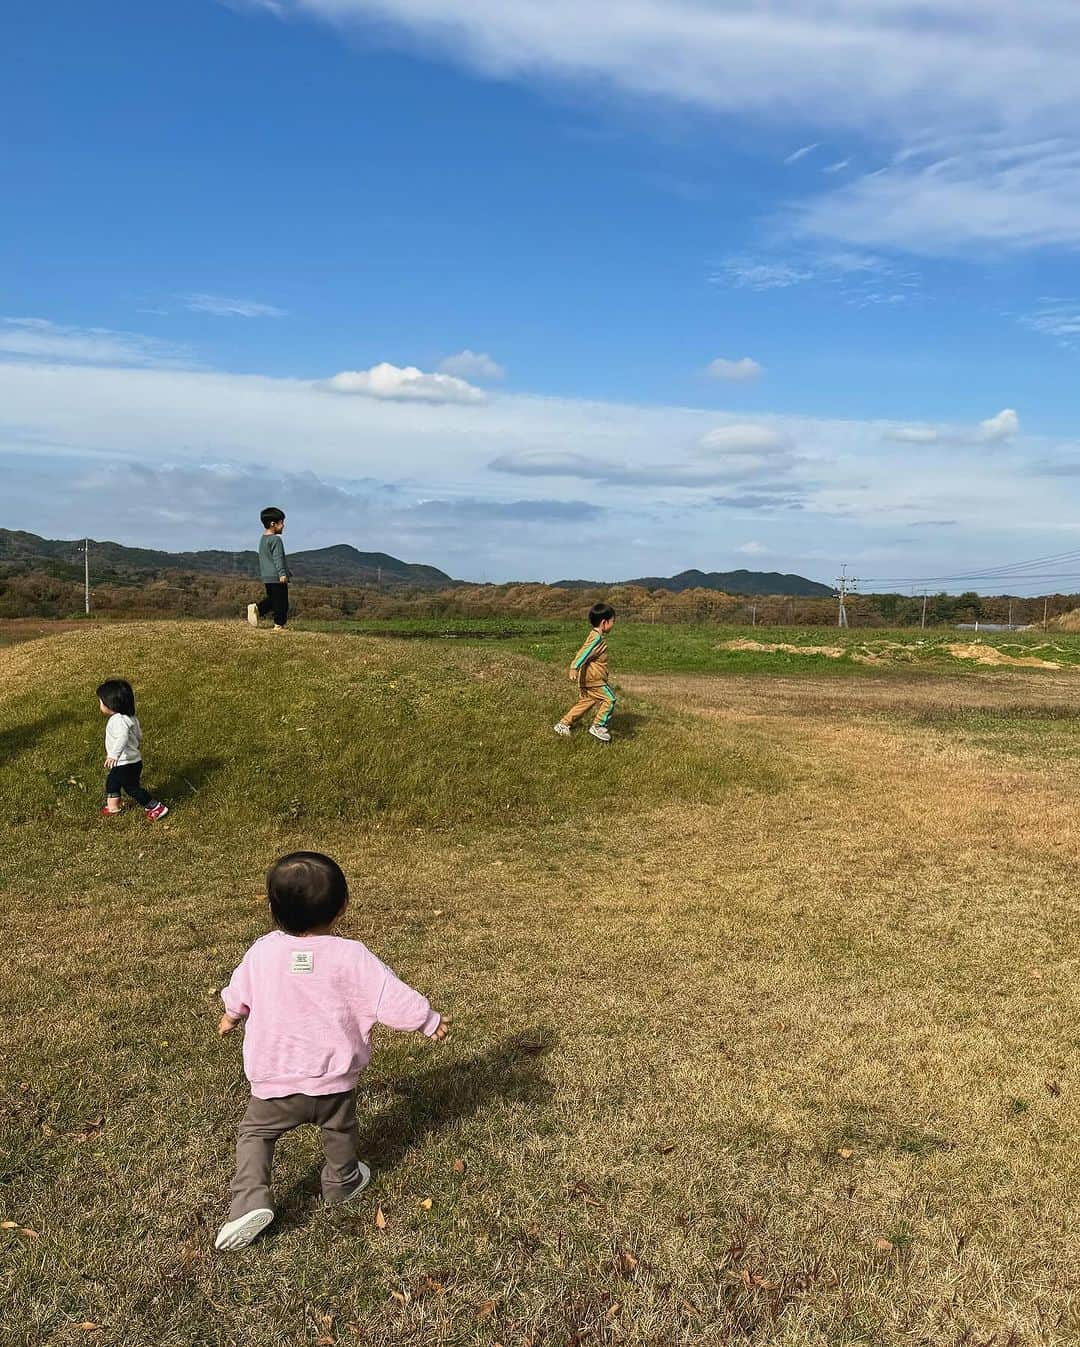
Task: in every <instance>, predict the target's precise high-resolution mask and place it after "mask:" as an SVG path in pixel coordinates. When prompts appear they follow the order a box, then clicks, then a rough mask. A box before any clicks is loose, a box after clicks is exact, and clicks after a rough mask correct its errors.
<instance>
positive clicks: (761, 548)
mask: <svg viewBox="0 0 1080 1347" xmlns="http://www.w3.org/2000/svg"><path fill="white" fill-rule="evenodd" d="M735 551H736V552H741V553H742V554H743V555H744V556H748V557H763V556H767V555H768V553H769V551H770V549H769V548H768V547H766V546H765V544H764V543H759V542H756V541H755V540H753V539H751V540H750V542H748V543H743V544H742V545H741V546H740V547H736V549H735Z"/></svg>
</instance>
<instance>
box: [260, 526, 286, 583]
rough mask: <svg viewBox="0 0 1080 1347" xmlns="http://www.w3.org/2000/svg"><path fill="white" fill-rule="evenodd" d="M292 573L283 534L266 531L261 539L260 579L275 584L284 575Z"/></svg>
mask: <svg viewBox="0 0 1080 1347" xmlns="http://www.w3.org/2000/svg"><path fill="white" fill-rule="evenodd" d="M290 574H291V572H290V570H289V567H288V563H287V562H286V560H285V544H284V543H283V542H282V541H281V534H280V533H264V534H263V536H262V537H261V538H260V539H259V579H260V580H262V582H263V584H266V585H275V584H277V583H278V581H279V580H280V579H281V577H282V576H283V575H284V576H288V575H290Z"/></svg>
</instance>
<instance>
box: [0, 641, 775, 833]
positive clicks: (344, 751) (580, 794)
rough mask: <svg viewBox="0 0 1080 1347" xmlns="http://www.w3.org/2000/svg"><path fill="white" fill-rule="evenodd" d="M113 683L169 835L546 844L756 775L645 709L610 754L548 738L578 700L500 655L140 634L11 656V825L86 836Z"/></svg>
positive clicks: (4, 779) (43, 646)
mask: <svg viewBox="0 0 1080 1347" xmlns="http://www.w3.org/2000/svg"><path fill="white" fill-rule="evenodd" d="M106 677H126V678H128V679H130V681H131V682H132V684H133V685H134V687H135V691H136V698H137V705H138V711H139V715H140V718H141V720H142V723H143V728H144V732H145V735H146V753H145V757H146V769H145V772H144V781H145V784H146V785H147V787H148V789H150V790H152V791H153V792H155V793H156V794H160V795H161V797H162V798H163V799H165V800H167V801H169V802H170V803H171V804H172V805H173V806H174V822H173V824H172V825H171V826H173V827H195V828H200V827H203V826H205V822H206V819H207V817H208V815H210V814H211V813H213V814H215V815H216V814H218V813H220V812H221V811H223V810H227V811H228V813H229V815H230V816H231V817H232V818H233V819H234V820H235V821H236V822H237V823H239V824H245V823H246V824H254V823H256V822H263V823H265V822H277V823H281V824H295V823H298V822H302V821H304V820H309V821H331V820H336V821H348V822H354V823H358V824H371V823H373V822H378V823H379V824H380V825H381V826H387V825H401V826H404V825H415V826H437V827H452V826H457V825H469V826H476V825H481V826H483V825H488V824H490V825H495V826H501V825H504V824H512V825H518V824H526V825H530V826H535V825H541V824H545V823H560V822H564V821H566V820H568V819H570V818H573V817H574V816H577V815H580V814H582V813H594V812H596V811H603V810H606V809H611V808H614V807H616V806H617V805H618V804H619V803H620V802H622V801H627V800H628V799H633V800H634V801H635V802H637V803H646V804H647V803H648V802H649V801H650V800H663V801H665V802H670V801H671V800H672V799H676V800H678V799H683V800H688V801H691V800H698V801H699V800H705V799H709V798H712V797H713V796H714V795H715V794H716V792H717V791H718V790H722V789H723V788H724V787H725V786H726V785H729V784H731V783H735V782H738V781H741V780H748V779H751V778H754V777H755V776H756V775H759V769H758V768H757V767H756V766H755V765H754V764H753V763H752V762H751V761H750V759H749V757H748V756H747V755H742V756H740V755H739V754H738V753H737V752H734V751H733V752H731V753H725V754H723V755H717V754H716V752H715V751H711V752H706V751H704V750H703V749H702V748H701V747H699V746H698V743H697V740H696V739H695V733H694V727H693V725H692V723H691V722H689V721H687V720H684V719H681V718H679V717H676V716H672V715H670V714H663V713H661V712H659V711H657V710H655V709H654V708H648V713H647V714H642V712H641V710H640V709H639V710H637V711H634V710H633V709H629V710H627V711H625V712H624V713H622V714H621V715H620V719H619V722H618V734H619V739H618V742H617V744H616V745H613V746H612V747H611V748H604V747H601V746H600V745H598V744H597V743H596V742H595V741H593V740H592V739H590V738H588V737H587V736H586V735H584V733H583V732H581V733H579V735H578V736H577V737H576V738H575V740H573V741H572V742H570V743H567V742H565V741H563V740H560V739H557V738H556V737H555V735H553V734H552V732H551V725H552V723H553V722H554V720H555V719H556V718H557V716H558V715H559V714H560V712H561V711H562V709H563V708H564V706H565V704H566V703H567V702H569V701H570V700H572V698H573V687H572V685H571V684H570V683H569V681H568V680H566V679H565V678H560V677H559V676H558V675H556V674H555V673H554V672H553V671H552V670H549V669H545V668H542V667H540V666H538V665H537V664H535V663H534V662H532V661H530V660H527V659H524V658H522V657H520V656H517V655H514V654H508V653H506V652H504V651H501V650H490V651H488V650H485V651H476V650H470V649H453V650H446V649H442V648H437V647H433V646H429V645H427V644H419V643H418V644H412V643H410V644H408V645H406V644H403V643H401V642H387V641H378V640H364V639H355V638H351V639H349V640H341V639H333V638H330V637H327V636H322V635H318V634H315V633H299V632H298V633H293V632H290V633H288V634H286V635H283V636H274V635H271V634H270V633H268V632H253V631H250V630H249V629H248V628H246V627H244V626H242V625H240V624H239V623H237V624H233V625H229V626H226V625H224V624H207V623H188V624H173V623H168V624H166V623H156V624H155V623H143V624H137V625H130V626H124V627H123V628H117V627H90V628H86V629H84V630H80V631H76V632H70V633H67V634H65V635H62V636H58V637H54V638H50V639H48V640H44V641H36V642H32V643H29V644H27V645H24V646H20V647H17V648H14V649H9V650H4V651H0V759H2V764H0V817H4V818H6V819H7V820H9V821H10V822H11V823H15V824H26V823H30V822H32V821H40V820H42V819H48V820H49V822H50V824H51V825H52V826H53V827H60V828H71V827H82V826H84V825H85V821H86V819H87V817H88V816H90V815H91V814H92V813H93V810H92V805H93V803H94V801H95V800H96V799H97V797H98V796H99V794H100V791H101V782H102V778H103V775H104V772H103V769H102V766H101V762H102V757H103V749H102V735H103V729H104V720H103V718H102V716H101V715H100V713H99V711H98V710H97V706H96V701H95V697H94V688H95V687H96V686H97V684H98V683H99V682H100V681H101V680H102V679H104V678H106ZM127 822H128V821H127V820H124V821H123V823H124V825H126V823H127ZM139 822H140V823H141V820H139ZM122 826H123V825H122Z"/></svg>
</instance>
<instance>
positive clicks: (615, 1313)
mask: <svg viewBox="0 0 1080 1347" xmlns="http://www.w3.org/2000/svg"><path fill="white" fill-rule="evenodd" d="M621 1313H622V1305H620V1304H619V1302H618V1301H617V1300H616V1302H615V1303H614V1305H612V1306H611V1308H610V1309H609V1310H608V1312H607V1314H605V1315H604V1318H605V1319H617V1318H618V1317H619V1315H620V1314H621Z"/></svg>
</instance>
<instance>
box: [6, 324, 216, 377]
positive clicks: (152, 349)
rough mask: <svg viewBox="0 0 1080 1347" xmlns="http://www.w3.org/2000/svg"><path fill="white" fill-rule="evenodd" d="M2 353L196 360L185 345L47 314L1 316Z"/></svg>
mask: <svg viewBox="0 0 1080 1347" xmlns="http://www.w3.org/2000/svg"><path fill="white" fill-rule="evenodd" d="M0 353H3V354H4V355H12V356H22V357H25V358H26V359H28V360H44V361H50V362H56V363H61V364H84V365H143V366H156V367H158V368H162V369H182V368H186V367H188V366H190V365H192V364H193V361H192V359H191V355H190V352H188V351H187V350H186V348H184V347H182V346H175V345H173V344H172V343H170V342H164V341H158V340H157V339H156V338H154V337H146V336H143V335H142V333H139V332H115V331H113V330H112V329H110V328H107V327H74V326H71V325H69V324H65V323H54V322H51V321H50V320H49V319H47V318H0Z"/></svg>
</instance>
